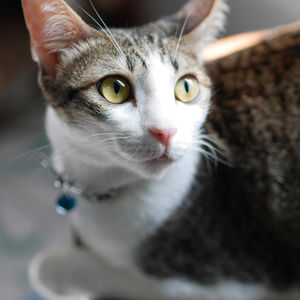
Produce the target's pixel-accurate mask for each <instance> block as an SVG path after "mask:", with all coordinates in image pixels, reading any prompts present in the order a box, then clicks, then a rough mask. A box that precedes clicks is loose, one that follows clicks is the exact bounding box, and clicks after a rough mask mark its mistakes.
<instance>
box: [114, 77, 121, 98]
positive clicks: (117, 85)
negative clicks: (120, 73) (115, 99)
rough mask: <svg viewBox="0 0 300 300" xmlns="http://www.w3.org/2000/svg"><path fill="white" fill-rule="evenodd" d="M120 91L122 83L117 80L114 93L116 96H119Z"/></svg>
mask: <svg viewBox="0 0 300 300" xmlns="http://www.w3.org/2000/svg"><path fill="white" fill-rule="evenodd" d="M120 89H121V86H120V83H119V82H118V81H117V80H116V81H115V82H114V92H115V94H116V95H117V94H119V92H120Z"/></svg>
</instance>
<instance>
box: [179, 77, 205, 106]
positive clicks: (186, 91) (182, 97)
mask: <svg viewBox="0 0 300 300" xmlns="http://www.w3.org/2000/svg"><path fill="white" fill-rule="evenodd" d="M199 93H200V84H199V82H198V80H197V79H196V78H194V77H193V76H190V75H187V76H184V77H182V78H180V79H179V80H178V81H177V83H176V85H175V96H176V99H177V100H179V101H181V102H185V103H188V102H192V101H193V100H195V99H196V98H197V97H198V96H199Z"/></svg>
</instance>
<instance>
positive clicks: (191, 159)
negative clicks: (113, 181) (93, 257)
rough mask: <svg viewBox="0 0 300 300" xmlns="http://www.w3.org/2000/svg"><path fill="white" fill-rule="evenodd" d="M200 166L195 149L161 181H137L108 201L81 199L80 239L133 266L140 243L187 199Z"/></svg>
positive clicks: (117, 261)
mask: <svg viewBox="0 0 300 300" xmlns="http://www.w3.org/2000/svg"><path fill="white" fill-rule="evenodd" d="M182 164H184V165H185V168H182ZM197 165H198V154H197V153H193V152H192V153H190V154H189V155H188V156H187V157H186V158H185V159H183V160H182V161H181V162H180V163H179V164H178V165H175V166H174V167H173V168H171V169H170V170H169V171H168V173H166V174H165V176H164V177H163V178H161V179H160V180H154V181H148V182H143V183H141V184H136V185H135V186H132V187H130V188H128V189H127V190H125V191H123V192H122V193H120V194H119V195H117V196H116V197H115V198H113V199H110V200H108V201H103V202H100V203H96V204H95V203H94V204H92V203H89V202H87V201H81V202H80V204H79V207H78V209H77V211H75V212H74V214H73V215H72V223H73V226H74V229H75V231H76V232H77V234H78V235H79V238H80V239H81V240H82V242H83V243H84V245H85V246H87V247H88V248H89V249H90V250H92V251H93V252H94V253H96V254H98V255H100V256H102V257H103V258H105V260H108V261H109V262H110V263H112V264H114V265H117V266H123V267H128V266H130V265H131V264H132V259H133V257H132V256H133V253H134V250H135V249H136V248H137V247H138V245H139V243H140V242H141V241H142V240H143V239H145V238H146V237H147V236H148V235H149V234H151V233H152V232H153V231H155V230H156V228H158V227H160V226H162V224H163V222H164V221H165V220H166V219H168V218H169V217H170V216H171V215H172V213H173V212H174V211H175V210H176V208H177V207H178V206H179V205H180V204H181V203H182V202H183V201H184V200H185V197H186V195H187V194H188V192H189V190H190V187H191V185H192V182H193V180H194V175H195V172H196V170H197Z"/></svg>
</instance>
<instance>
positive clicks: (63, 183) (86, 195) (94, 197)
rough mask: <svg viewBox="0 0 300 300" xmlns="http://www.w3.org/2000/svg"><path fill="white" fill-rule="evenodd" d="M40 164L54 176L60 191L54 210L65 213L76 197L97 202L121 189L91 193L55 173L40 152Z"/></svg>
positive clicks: (109, 197) (71, 206) (74, 202)
mask: <svg viewBox="0 0 300 300" xmlns="http://www.w3.org/2000/svg"><path fill="white" fill-rule="evenodd" d="M40 161H41V165H42V167H43V168H45V169H47V170H49V171H50V172H51V173H52V175H53V176H54V177H55V180H54V186H55V187H56V188H57V189H59V190H60V191H61V194H60V196H59V197H58V199H57V201H56V211H57V212H58V213H59V214H62V215H65V214H67V213H68V212H70V211H71V210H73V209H74V208H75V207H76V204H77V199H78V198H83V199H85V200H87V201H89V202H91V203H98V202H101V201H105V200H109V199H112V198H113V197H115V196H116V195H117V193H118V191H119V190H120V189H121V188H120V189H111V190H109V191H107V192H106V193H103V194H97V193H91V192H89V191H88V190H86V189H84V188H83V187H81V186H79V185H77V184H76V183H75V182H72V181H70V180H69V179H68V178H67V177H66V176H65V175H63V174H59V173H57V172H56V171H55V170H54V168H53V167H52V165H51V163H50V161H49V160H48V158H47V157H46V156H44V155H42V154H41V157H40Z"/></svg>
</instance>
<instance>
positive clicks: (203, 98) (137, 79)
mask: <svg viewBox="0 0 300 300" xmlns="http://www.w3.org/2000/svg"><path fill="white" fill-rule="evenodd" d="M46 2H47V5H48V6H47V8H46V11H47V9H48V10H49V11H50V12H51V16H50V19H49V20H50V21H49V22H48V26H50V27H51V17H52V18H56V19H55V20H56V21H57V16H56V15H54V14H53V8H54V6H52V8H51V3H56V4H57V3H58V4H61V1H57V0H56V1H46ZM48 2H49V3H50V4H49V3H48ZM195 2H197V3H198V2H201V1H195ZM208 2H209V3H211V6H212V5H213V2H214V1H208ZM49 5H50V8H49ZM63 5H65V4H63ZM44 11H45V8H44ZM68 13H69V12H68ZM72 13H73V12H72ZM53 16H54V17H53ZM62 18H66V16H62ZM61 20H62V19H61ZM184 20H187V19H184ZM53 22H54V21H53ZM67 22H69V20H68V21H67ZM49 24H50V25H49ZM68 25H70V24H68ZM70 26H71V25H70ZM84 26H85V25H84ZM180 26H183V22H182V18H177V19H176V18H175V19H166V20H163V21H159V22H157V23H151V24H149V25H148V26H144V27H141V28H136V29H128V30H115V31H112V35H113V38H112V36H110V37H109V36H108V35H110V34H104V33H103V32H96V31H95V30H91V32H90V33H89V34H87V36H86V38H79V39H78V41H76V42H75V43H72V45H69V46H68V47H64V46H60V47H61V48H62V49H60V50H59V53H58V54H57V55H56V56H55V57H51V58H50V60H51V61H52V62H51V63H50V64H47V63H48V61H49V60H46V62H45V64H44V65H46V66H43V65H42V67H43V70H42V72H41V73H40V84H41V87H42V89H43V91H44V95H45V97H46V98H47V100H48V101H49V103H50V104H51V105H52V107H53V108H54V111H55V114H56V116H57V118H58V119H60V122H62V123H63V124H64V125H63V126H61V129H60V130H59V132H57V126H56V124H52V123H53V122H57V119H55V118H52V119H51V118H50V119H49V120H48V124H47V126H48V131H49V132H50V134H49V135H50V139H52V142H53V144H55V139H56V134H58V135H60V136H65V143H68V144H69V145H72V146H73V147H76V145H78V146H79V145H80V149H81V151H80V155H82V156H86V159H87V161H89V163H90V164H95V165H97V164H98V163H99V165H103V161H106V162H107V163H108V164H111V165H113V166H122V167H124V168H126V169H130V170H133V171H135V172H137V173H138V174H139V175H141V176H143V177H146V178H147V177H152V176H157V175H159V174H161V173H162V172H163V171H164V170H166V168H167V167H169V166H170V165H172V163H173V162H175V161H177V160H179V159H180V158H181V157H182V156H183V155H184V153H185V152H186V151H187V150H188V149H191V148H193V147H197V143H196V141H197V135H198V133H199V130H200V127H201V126H202V124H203V122H204V120H205V117H206V115H207V113H208V109H209V100H210V81H209V79H208V78H207V76H206V75H205V73H204V71H203V68H202V65H201V61H200V59H199V51H200V50H199V48H198V47H195V45H194V44H191V43H190V40H187V39H185V37H183V38H182V39H179V38H178V36H179V33H177V36H176V31H177V32H180V30H181V28H180ZM185 26H186V28H188V26H191V25H189V24H188V23H187V22H186V23H185ZM29 27H30V26H29ZM177 27H179V29H177ZM65 28H68V27H65ZM175 28H176V30H175ZM53 30H55V28H53ZM84 30H85V31H87V30H86V29H84ZM53 34H55V32H54V33H53V32H50V31H49V33H48V36H50V37H51V39H50V40H51V43H52V44H51V46H49V47H52V48H53V38H52V35H53ZM57 34H59V32H57ZM65 34H66V33H65ZM187 34H190V31H189V32H187ZM59 42H60V45H61V44H62V42H61V40H60V41H59ZM63 42H64V41H63ZM55 47H58V46H57V45H55ZM33 50H34V51H37V56H39V60H41V58H40V57H43V55H44V53H42V54H40V55H39V52H38V51H40V49H33ZM55 51H57V50H56V48H55ZM55 51H53V50H52V52H55ZM35 54H36V53H35ZM53 61H55V70H54V69H53ZM49 66H50V67H49ZM53 70H54V71H53ZM51 122H52V123H51ZM54 125H55V126H54ZM52 127H55V128H56V129H55V130H56V133H55V132H53V131H55V130H52V129H51V128H52ZM51 130H52V132H51Z"/></svg>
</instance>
